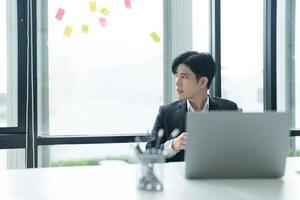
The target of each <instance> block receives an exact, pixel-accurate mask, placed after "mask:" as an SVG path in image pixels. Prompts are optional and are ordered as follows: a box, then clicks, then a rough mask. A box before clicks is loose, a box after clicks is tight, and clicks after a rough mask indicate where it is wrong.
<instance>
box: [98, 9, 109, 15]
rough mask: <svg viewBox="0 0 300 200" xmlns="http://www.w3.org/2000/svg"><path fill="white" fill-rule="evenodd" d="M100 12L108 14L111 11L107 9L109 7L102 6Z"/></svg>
mask: <svg viewBox="0 0 300 200" xmlns="http://www.w3.org/2000/svg"><path fill="white" fill-rule="evenodd" d="M100 12H101V13H102V14H103V15H108V14H109V13H110V12H109V10H107V8H104V7H103V8H101V9H100Z"/></svg>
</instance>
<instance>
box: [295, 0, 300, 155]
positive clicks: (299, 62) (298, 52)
mask: <svg viewBox="0 0 300 200" xmlns="http://www.w3.org/2000/svg"><path fill="white" fill-rule="evenodd" d="M295 2H296V12H295V14H296V19H295V77H296V78H295V127H296V128H298V129H300V13H299V12H300V2H299V1H295ZM296 141H297V143H296V148H297V149H298V151H300V138H299V136H298V137H297V138H296Z"/></svg>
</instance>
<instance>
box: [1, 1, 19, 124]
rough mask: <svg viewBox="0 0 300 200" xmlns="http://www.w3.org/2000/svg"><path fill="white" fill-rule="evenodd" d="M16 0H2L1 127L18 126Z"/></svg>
mask: <svg viewBox="0 0 300 200" xmlns="http://www.w3.org/2000/svg"><path fill="white" fill-rule="evenodd" d="M16 8H17V7H16V0H12V1H0V33H1V34H0V44H1V45H0V127H8V126H9V127H14V126H17V123H18V122H17V113H18V112H17V110H18V104H17V98H18V97H17V83H18V80H17V66H18V60H17V59H16V58H17V11H16V10H17V9H16Z"/></svg>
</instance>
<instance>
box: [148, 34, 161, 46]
mask: <svg viewBox="0 0 300 200" xmlns="http://www.w3.org/2000/svg"><path fill="white" fill-rule="evenodd" d="M150 36H151V37H152V39H153V41H154V42H156V43H157V42H159V41H160V38H159V36H158V35H157V33H155V32H152V33H151V34H150Z"/></svg>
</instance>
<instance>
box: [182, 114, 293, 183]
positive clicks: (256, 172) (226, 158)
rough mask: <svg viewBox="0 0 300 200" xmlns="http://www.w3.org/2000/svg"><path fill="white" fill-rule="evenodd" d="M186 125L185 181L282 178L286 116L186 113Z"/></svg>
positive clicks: (289, 123)
mask: <svg viewBox="0 0 300 200" xmlns="http://www.w3.org/2000/svg"><path fill="white" fill-rule="evenodd" d="M186 125H187V133H188V145H187V149H186V152H185V161H186V168H185V176H186V178H189V179H197V178H278V177H281V176H283V175H284V171H285V161H286V157H287V155H288V143H289V134H290V133H289V130H290V127H291V115H290V114H289V113H276V112H265V113H242V112H207V113H202V112H188V113H187V123H186Z"/></svg>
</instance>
